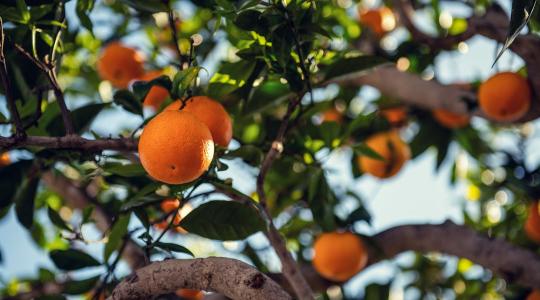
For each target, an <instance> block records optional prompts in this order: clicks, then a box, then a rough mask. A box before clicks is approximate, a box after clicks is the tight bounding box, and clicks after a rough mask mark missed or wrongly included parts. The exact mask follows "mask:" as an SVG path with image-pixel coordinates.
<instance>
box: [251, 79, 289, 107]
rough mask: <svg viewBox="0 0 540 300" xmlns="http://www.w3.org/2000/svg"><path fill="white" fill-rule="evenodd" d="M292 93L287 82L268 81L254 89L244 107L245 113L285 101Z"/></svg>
mask: <svg viewBox="0 0 540 300" xmlns="http://www.w3.org/2000/svg"><path fill="white" fill-rule="evenodd" d="M291 95H293V94H292V93H291V90H290V89H289V87H288V86H287V85H286V84H283V83H280V82H278V81H267V82H265V83H263V84H261V85H260V86H258V87H257V88H256V89H255V90H254V91H253V95H252V96H251V97H250V99H249V101H248V103H247V104H246V106H245V107H244V113H245V114H253V113H256V112H261V111H263V110H265V109H267V108H270V107H273V106H274V105H278V104H280V103H281V102H284V101H285V100H287V99H288V98H289V97H290V96H291Z"/></svg>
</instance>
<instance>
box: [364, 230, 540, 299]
mask: <svg viewBox="0 0 540 300" xmlns="http://www.w3.org/2000/svg"><path fill="white" fill-rule="evenodd" d="M372 239H373V242H374V244H375V245H377V247H379V248H380V250H381V252H382V253H381V254H382V257H376V256H372V257H371V259H370V261H369V264H374V263H377V262H379V261H380V260H381V259H385V258H389V257H394V256H396V255H397V254H399V253H402V252H404V251H409V250H413V251H418V252H424V253H425V252H441V253H446V254H450V255H455V256H457V257H463V258H467V259H469V260H471V261H473V262H474V263H477V264H479V265H481V266H483V267H485V268H487V269H489V270H491V271H493V272H494V273H496V274H498V275H499V276H501V277H502V278H504V279H506V280H508V281H509V282H513V283H517V284H521V285H523V286H527V287H530V288H540V272H539V270H540V256H538V255H536V254H535V253H533V252H532V251H529V250H526V249H523V248H520V247H518V246H515V245H512V244H510V243H509V242H507V241H505V240H503V239H499V238H490V237H488V236H486V235H484V234H481V233H478V232H476V231H474V230H473V229H471V228H468V227H466V226H462V225H456V224H454V223H453V222H450V221H447V222H445V223H443V224H440V225H403V226H396V227H393V228H390V229H388V230H385V231H383V232H381V233H378V234H377V235H375V236H373V237H372Z"/></svg>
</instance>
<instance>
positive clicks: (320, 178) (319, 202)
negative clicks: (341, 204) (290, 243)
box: [308, 168, 336, 231]
mask: <svg viewBox="0 0 540 300" xmlns="http://www.w3.org/2000/svg"><path fill="white" fill-rule="evenodd" d="M311 174H312V175H311V177H310V178H309V183H308V203H309V208H310V209H311V212H312V214H313V219H314V220H315V221H316V222H317V224H319V226H321V227H322V228H323V229H324V230H325V231H332V230H334V229H335V228H336V222H335V217H334V205H335V203H336V196H335V195H334V192H333V191H332V189H330V187H329V186H328V182H327V180H326V176H325V175H324V172H323V170H322V169H320V168H317V169H314V170H313V171H312V172H311Z"/></svg>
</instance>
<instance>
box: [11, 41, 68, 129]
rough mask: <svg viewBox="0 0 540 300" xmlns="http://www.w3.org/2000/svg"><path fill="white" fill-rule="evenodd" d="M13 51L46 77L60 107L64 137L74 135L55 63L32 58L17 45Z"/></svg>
mask: <svg viewBox="0 0 540 300" xmlns="http://www.w3.org/2000/svg"><path fill="white" fill-rule="evenodd" d="M15 49H16V50H17V51H18V52H19V53H20V54H22V55H23V56H24V57H26V58H27V59H28V60H30V61H31V62H32V63H34V64H35V65H36V66H37V67H38V68H39V69H40V70H41V71H42V72H43V73H44V74H45V75H46V76H47V80H48V81H49V83H50V84H51V86H52V89H53V92H54V96H55V97H56V102H58V106H59V107H60V113H61V114H62V121H63V122H64V128H65V131H66V135H74V134H75V128H74V127H73V120H72V119H71V112H70V111H69V109H68V108H67V106H66V101H65V100H64V93H63V92H62V89H61V88H60V84H59V83H58V78H57V77H56V67H55V62H54V61H50V62H42V61H40V60H39V59H37V58H35V57H33V56H32V55H31V54H30V53H28V52H27V51H26V50H24V48H23V47H21V46H20V45H18V44H15Z"/></svg>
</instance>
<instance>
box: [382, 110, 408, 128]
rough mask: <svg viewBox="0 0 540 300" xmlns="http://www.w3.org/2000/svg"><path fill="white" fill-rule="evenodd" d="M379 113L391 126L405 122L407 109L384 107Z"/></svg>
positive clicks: (397, 125)
mask: <svg viewBox="0 0 540 300" xmlns="http://www.w3.org/2000/svg"><path fill="white" fill-rule="evenodd" d="M379 113H380V114H381V115H382V116H383V117H384V118H385V119H386V120H387V121H388V123H390V125H392V126H396V127H399V126H402V125H405V123H406V122H407V110H406V109H405V108H404V107H400V106H398V107H390V108H384V109H381V110H380V111H379Z"/></svg>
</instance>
